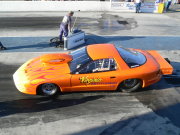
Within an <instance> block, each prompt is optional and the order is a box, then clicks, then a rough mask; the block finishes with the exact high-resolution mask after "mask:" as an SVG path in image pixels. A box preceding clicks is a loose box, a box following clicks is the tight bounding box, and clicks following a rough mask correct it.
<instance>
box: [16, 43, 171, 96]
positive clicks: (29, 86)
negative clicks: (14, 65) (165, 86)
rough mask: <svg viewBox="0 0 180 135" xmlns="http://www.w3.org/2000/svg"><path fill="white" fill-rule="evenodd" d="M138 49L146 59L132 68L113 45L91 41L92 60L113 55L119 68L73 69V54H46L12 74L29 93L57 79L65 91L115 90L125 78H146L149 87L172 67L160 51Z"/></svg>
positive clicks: (55, 81) (89, 47)
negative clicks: (110, 69) (102, 69)
mask: <svg viewBox="0 0 180 135" xmlns="http://www.w3.org/2000/svg"><path fill="white" fill-rule="evenodd" d="M136 51H138V52H141V53H142V54H144V56H145V57H146V62H145V64H143V65H141V66H139V67H136V68H130V67H129V66H128V65H127V64H126V63H125V61H124V60H123V59H122V57H121V56H120V54H119V52H118V51H117V49H116V48H115V46H114V45H112V44H97V45H89V46H87V53H88V55H89V56H90V57H91V59H92V60H98V59H104V58H113V59H114V60H115V62H116V64H117V68H116V70H113V71H107V72H97V73H86V74H75V73H74V74H73V73H71V71H70V67H69V62H70V61H71V60H72V59H73V58H72V56H71V55H70V54H61V53H56V54H46V55H43V56H40V57H37V58H34V59H32V60H29V61H28V62H26V63H25V64H23V65H22V66H21V67H20V68H19V69H18V70H17V71H16V72H15V74H14V75H13V77H14V82H15V84H16V87H17V89H18V90H19V91H21V92H23V93H27V94H37V88H38V86H40V85H41V84H43V83H54V84H56V85H58V86H59V88H60V90H61V91H62V92H71V91H94V90H116V89H117V87H118V86H119V84H120V83H121V82H122V81H124V80H126V79H140V80H142V82H143V85H142V87H146V86H149V85H151V84H153V83H156V82H158V81H159V80H160V79H161V76H162V73H163V74H165V73H168V74H170V73H171V72H172V67H171V66H169V65H168V64H167V63H166V62H164V61H165V60H164V59H163V58H162V57H161V56H160V55H159V54H158V53H157V52H155V51H148V52H147V51H143V50H136ZM160 57H161V58H160ZM161 70H162V72H161ZM167 70H168V71H167Z"/></svg>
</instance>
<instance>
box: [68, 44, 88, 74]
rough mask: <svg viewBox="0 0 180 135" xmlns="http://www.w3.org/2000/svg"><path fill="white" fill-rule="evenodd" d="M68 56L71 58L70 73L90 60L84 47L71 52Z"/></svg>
mask: <svg viewBox="0 0 180 135" xmlns="http://www.w3.org/2000/svg"><path fill="white" fill-rule="evenodd" d="M70 55H72V57H73V60H72V61H71V62H70V63H69V66H70V70H71V72H72V73H73V72H75V71H76V70H77V69H78V68H80V67H81V66H82V65H84V64H86V63H88V62H90V61H91V58H90V57H89V55H88V54H87V51H86V47H83V48H80V49H78V50H75V51H72V52H71V53H70Z"/></svg>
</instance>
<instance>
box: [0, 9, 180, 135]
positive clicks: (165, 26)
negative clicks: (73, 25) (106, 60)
mask: <svg viewBox="0 0 180 135" xmlns="http://www.w3.org/2000/svg"><path fill="white" fill-rule="evenodd" d="M63 14H64V13H32V12H31V13H20V14H16V13H0V20H1V21H0V30H1V33H0V36H1V37H0V41H1V42H2V43H3V44H4V45H6V47H7V48H8V50H5V51H1V52H0V86H1V87H0V135H44V134H51V135H124V134H126V135H180V104H179V103H180V79H179V78H176V79H174V80H173V81H172V79H167V78H162V79H161V81H160V82H158V83H156V84H154V85H152V86H150V87H147V88H145V89H142V90H139V91H137V92H134V93H130V94H125V93H120V92H106V91H103V92H80V93H68V94H63V95H60V96H59V97H58V98H57V99H49V98H47V97H42V96H33V95H25V94H22V93H20V92H19V91H18V90H17V89H16V88H15V86H14V83H13V80H12V75H13V73H14V72H15V71H16V69H17V68H18V67H19V66H20V65H21V64H22V63H24V62H25V61H27V60H28V59H30V58H33V57H36V56H39V55H41V54H44V53H47V52H51V53H53V52H61V51H63V49H60V48H58V49H57V48H54V47H52V46H49V44H48V41H49V39H50V38H51V37H54V36H57V35H58V27H59V26H58V22H59V19H60V18H61V17H62V15H63ZM7 16H8V17H7ZM77 16H78V17H79V18H80V19H78V21H79V22H78V24H79V25H80V26H81V28H82V29H83V30H84V31H86V33H87V36H89V41H88V44H91V43H96V42H97V43H106V42H107V43H113V44H115V45H120V44H121V45H122V46H124V47H130V48H140V49H145V50H149V49H151V50H158V52H159V53H160V54H161V55H162V56H163V57H168V58H169V59H170V60H171V64H172V66H173V67H174V69H175V70H176V74H178V75H179V74H180V44H179V43H180V24H179V22H180V18H178V16H179V12H173V13H172V14H171V13H166V14H145V13H142V14H135V13H117V12H115V13H95V12H93V13H82V12H80V13H78V14H77ZM50 20H51V21H50ZM37 36H38V37H37ZM95 41H96V42H95Z"/></svg>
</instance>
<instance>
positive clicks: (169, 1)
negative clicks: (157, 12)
mask: <svg viewBox="0 0 180 135" xmlns="http://www.w3.org/2000/svg"><path fill="white" fill-rule="evenodd" d="M171 2H172V0H167V6H166V12H167V11H168V10H169V7H170V5H171Z"/></svg>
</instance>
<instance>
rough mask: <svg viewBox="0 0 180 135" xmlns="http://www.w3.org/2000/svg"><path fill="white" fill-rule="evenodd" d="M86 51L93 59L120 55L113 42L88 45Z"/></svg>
mask: <svg viewBox="0 0 180 135" xmlns="http://www.w3.org/2000/svg"><path fill="white" fill-rule="evenodd" d="M87 53H88V55H89V56H90V57H91V58H92V59H93V60H96V59H103V58H117V57H120V55H119V53H118V51H117V49H116V47H115V46H114V45H113V44H94V45H88V46H87Z"/></svg>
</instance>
